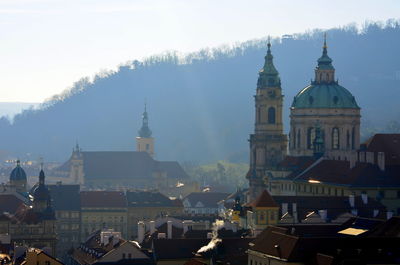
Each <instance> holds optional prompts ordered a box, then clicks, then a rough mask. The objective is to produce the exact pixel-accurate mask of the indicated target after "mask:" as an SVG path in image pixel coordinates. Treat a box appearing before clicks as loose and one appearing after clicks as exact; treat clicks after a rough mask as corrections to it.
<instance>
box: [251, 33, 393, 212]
mask: <svg viewBox="0 0 400 265" xmlns="http://www.w3.org/2000/svg"><path fill="white" fill-rule="evenodd" d="M332 62H333V60H332V59H331V58H330V57H329V56H328V46H327V43H326V37H325V41H324V44H323V47H322V55H321V56H320V57H319V58H318V60H317V66H316V68H315V70H314V74H315V75H314V79H313V80H312V81H311V83H310V84H309V85H307V86H306V87H305V88H303V89H301V90H300V91H299V92H298V93H297V95H296V96H295V97H294V99H293V101H292V104H291V107H290V129H289V130H288V131H289V136H287V135H286V134H284V128H283V124H282V106H283V98H284V97H283V93H282V87H281V80H280V77H279V72H278V70H277V69H276V68H275V66H274V63H273V56H272V52H271V43H270V42H268V49H267V55H266V56H265V63H264V66H263V68H262V69H261V70H260V72H259V78H258V82H257V89H256V95H255V96H254V98H255V128H254V133H253V134H251V135H250V139H249V142H250V165H249V171H248V173H247V176H246V178H247V179H248V181H249V192H248V201H254V200H255V199H256V198H257V197H258V196H259V195H260V194H261V193H262V192H263V191H264V190H267V191H269V193H270V194H271V195H287V196H300V195H301V196H353V195H355V196H359V195H363V196H365V197H368V196H369V197H371V198H374V199H377V200H379V201H381V202H382V204H384V205H385V206H386V207H387V209H388V210H389V211H391V213H392V214H393V213H395V214H400V175H399V172H400V135H399V134H376V135H374V136H373V137H371V138H370V139H368V140H367V141H366V142H364V143H361V142H360V119H361V108H360V107H359V105H358V104H357V101H356V99H355V97H354V96H353V95H352V93H351V92H350V91H349V90H347V89H346V88H345V87H343V86H342V85H340V84H339V82H338V81H337V79H335V68H334V66H333V64H332Z"/></svg>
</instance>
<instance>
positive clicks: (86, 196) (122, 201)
mask: <svg viewBox="0 0 400 265" xmlns="http://www.w3.org/2000/svg"><path fill="white" fill-rule="evenodd" d="M80 196H81V207H82V208H125V207H126V205H127V203H126V197H125V194H124V193H123V192H121V191H81V193H80Z"/></svg>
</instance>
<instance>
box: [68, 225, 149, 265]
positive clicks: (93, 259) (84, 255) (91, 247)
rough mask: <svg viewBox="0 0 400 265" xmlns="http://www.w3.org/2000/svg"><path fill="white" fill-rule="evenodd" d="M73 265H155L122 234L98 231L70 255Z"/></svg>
mask: <svg viewBox="0 0 400 265" xmlns="http://www.w3.org/2000/svg"><path fill="white" fill-rule="evenodd" d="M70 264H72V265H93V264H154V262H153V259H152V258H151V257H150V256H149V253H147V252H146V251H143V250H142V249H141V247H140V246H139V244H137V243H136V242H134V241H129V240H125V239H123V238H122V237H121V233H120V232H115V231H113V230H98V231H96V232H94V233H93V234H91V235H90V236H89V237H88V238H87V240H85V242H84V243H82V244H81V245H80V246H79V247H78V248H75V249H73V251H72V253H71V254H70Z"/></svg>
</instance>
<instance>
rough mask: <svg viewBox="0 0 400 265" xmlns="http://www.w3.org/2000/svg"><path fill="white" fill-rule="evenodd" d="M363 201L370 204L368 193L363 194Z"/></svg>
mask: <svg viewBox="0 0 400 265" xmlns="http://www.w3.org/2000/svg"><path fill="white" fill-rule="evenodd" d="M361 199H362V201H363V203H364V204H368V195H367V194H366V193H364V192H363V193H361Z"/></svg>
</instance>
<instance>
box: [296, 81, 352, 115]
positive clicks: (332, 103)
mask: <svg viewBox="0 0 400 265" xmlns="http://www.w3.org/2000/svg"><path fill="white" fill-rule="evenodd" d="M292 108H328V109H331V108H332V109H333V108H334V109H336V108H349V109H359V108H360V107H359V106H358V105H357V102H356V99H355V98H354V96H353V95H352V94H351V93H350V92H349V91H348V90H347V89H346V88H344V87H342V86H339V85H338V84H337V83H336V82H335V83H331V84H315V83H314V84H311V85H309V86H307V87H305V88H304V89H302V90H301V91H300V92H299V93H298V94H297V95H296V96H295V97H294V99H293V103H292Z"/></svg>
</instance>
